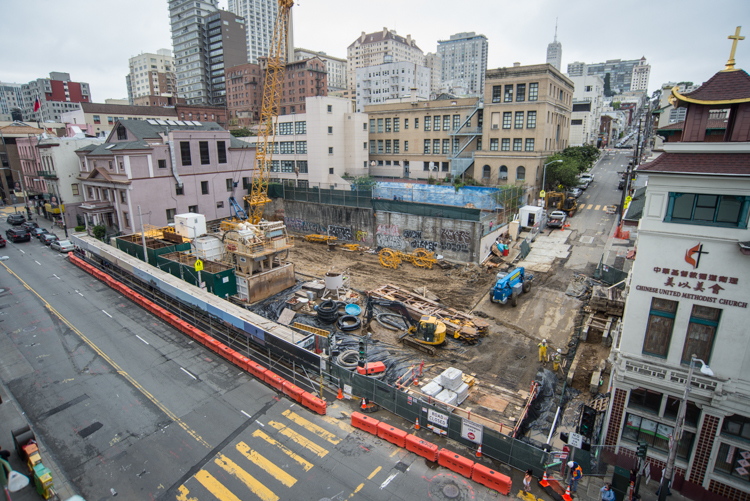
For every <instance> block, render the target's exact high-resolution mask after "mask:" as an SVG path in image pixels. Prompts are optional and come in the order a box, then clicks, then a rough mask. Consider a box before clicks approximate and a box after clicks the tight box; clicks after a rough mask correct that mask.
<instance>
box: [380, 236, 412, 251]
mask: <svg viewBox="0 0 750 501" xmlns="http://www.w3.org/2000/svg"><path fill="white" fill-rule="evenodd" d="M375 242H376V243H377V244H378V245H379V246H380V247H388V248H390V249H396V250H403V249H404V247H405V244H404V239H403V238H401V237H400V236H398V235H395V236H394V235H375Z"/></svg>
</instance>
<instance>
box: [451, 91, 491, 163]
mask: <svg viewBox="0 0 750 501" xmlns="http://www.w3.org/2000/svg"><path fill="white" fill-rule="evenodd" d="M483 110H484V102H482V101H477V105H476V107H474V110H472V112H471V113H470V114H469V116H468V117H466V120H464V121H463V123H461V126H460V127H459V128H458V129H455V130H452V131H451V132H449V133H448V135H449V136H450V137H451V149H450V153H449V154H448V160H449V161H450V163H451V175H452V176H453V177H458V176H461V175H462V174H463V173H464V172H466V170H467V169H468V168H469V167H471V166H472V165H473V164H474V153H475V150H470V151H466V149H467V148H468V146H469V145H470V144H471V143H472V142H473V141H474V140H475V139H477V138H481V137H482V111H483ZM474 115H478V117H479V119H478V120H477V127H471V119H472V117H474Z"/></svg>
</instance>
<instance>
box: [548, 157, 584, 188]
mask: <svg viewBox="0 0 750 501" xmlns="http://www.w3.org/2000/svg"><path fill="white" fill-rule="evenodd" d="M555 160H562V163H553V164H551V165H547V174H546V176H545V186H544V187H543V188H544V189H545V190H546V189H547V188H548V187H549V188H550V191H557V187H558V186H560V185H562V186H563V187H565V188H569V187H572V186H578V174H579V173H580V172H581V170H580V168H579V165H580V164H581V163H582V161H581V160H580V159H579V158H576V157H574V156H567V157H566V156H565V155H564V154H561V153H558V154H556V155H553V156H551V157H547V160H545V162H544V163H545V164H549V163H550V162H554V161H555Z"/></svg>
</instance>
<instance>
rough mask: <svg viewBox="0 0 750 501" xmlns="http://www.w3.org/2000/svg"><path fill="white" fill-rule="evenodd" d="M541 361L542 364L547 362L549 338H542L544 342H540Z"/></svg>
mask: <svg viewBox="0 0 750 501" xmlns="http://www.w3.org/2000/svg"><path fill="white" fill-rule="evenodd" d="M538 346H539V361H540V362H541V363H542V365H545V364H546V363H547V340H546V339H542V342H541V343H539V345H538Z"/></svg>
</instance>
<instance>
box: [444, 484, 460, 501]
mask: <svg viewBox="0 0 750 501" xmlns="http://www.w3.org/2000/svg"><path fill="white" fill-rule="evenodd" d="M443 494H445V497H447V498H448V499H456V498H457V497H458V495H459V494H461V490H460V489H459V488H458V486H457V485H456V484H448V485H446V486H444V487H443Z"/></svg>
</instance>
